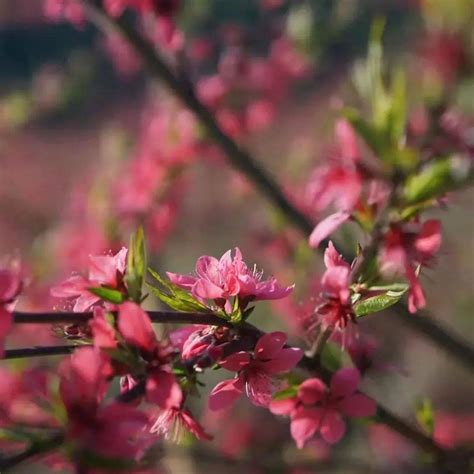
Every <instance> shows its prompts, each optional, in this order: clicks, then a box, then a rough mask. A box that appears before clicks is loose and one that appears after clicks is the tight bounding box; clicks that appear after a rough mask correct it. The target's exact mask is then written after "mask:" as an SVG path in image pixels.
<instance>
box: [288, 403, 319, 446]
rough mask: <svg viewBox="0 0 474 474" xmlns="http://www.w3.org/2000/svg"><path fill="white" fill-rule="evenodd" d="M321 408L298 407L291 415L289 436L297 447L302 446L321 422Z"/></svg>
mask: <svg viewBox="0 0 474 474" xmlns="http://www.w3.org/2000/svg"><path fill="white" fill-rule="evenodd" d="M321 414H322V412H321V409H319V408H299V409H298V410H297V411H296V412H295V413H294V414H293V415H292V417H291V428H290V431H291V436H292V438H293V439H294V440H295V443H296V446H297V447H298V449H301V448H303V446H304V445H305V443H306V441H307V440H308V439H310V438H311V437H312V436H313V435H314V434H315V433H316V431H317V429H318V428H319V425H320V423H321Z"/></svg>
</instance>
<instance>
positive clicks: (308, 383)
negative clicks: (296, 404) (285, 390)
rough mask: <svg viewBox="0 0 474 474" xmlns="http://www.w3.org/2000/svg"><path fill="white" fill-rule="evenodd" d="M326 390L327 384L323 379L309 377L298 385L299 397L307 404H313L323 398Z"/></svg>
mask: <svg viewBox="0 0 474 474" xmlns="http://www.w3.org/2000/svg"><path fill="white" fill-rule="evenodd" d="M326 391H327V387H326V384H325V383H324V382H323V381H322V380H320V379H317V378H312V379H307V380H305V381H304V382H303V383H302V384H301V385H300V386H299V387H298V398H299V399H300V400H301V401H302V402H303V403H304V404H305V405H313V404H315V403H316V402H319V401H321V400H322V399H323V397H324V395H325V394H326Z"/></svg>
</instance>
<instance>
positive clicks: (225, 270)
mask: <svg viewBox="0 0 474 474" xmlns="http://www.w3.org/2000/svg"><path fill="white" fill-rule="evenodd" d="M167 275H168V278H169V279H170V280H171V281H172V282H173V283H174V284H175V285H178V286H180V287H181V288H184V289H186V290H189V291H191V293H192V294H193V295H194V296H195V297H196V298H198V299H200V300H205V299H211V300H214V301H215V302H222V301H224V302H225V300H228V299H229V298H231V297H234V296H238V297H239V299H240V300H241V301H245V302H249V301H255V300H272V299H279V298H284V297H285V296H287V295H288V294H289V293H291V291H292V290H293V286H288V287H281V286H279V285H278V283H277V281H276V280H275V278H273V277H272V278H269V279H268V280H262V279H263V273H262V272H260V271H257V270H256V269H255V268H253V269H249V268H248V267H247V265H246V264H245V263H244V261H243V260H242V254H241V252H240V250H239V249H238V248H236V249H235V256H234V257H232V254H231V251H230V250H228V251H227V252H226V253H225V254H224V255H223V256H222V257H221V258H220V260H217V259H216V258H214V257H210V256H207V255H205V256H203V257H199V259H198V261H197V263H196V276H192V275H179V274H175V273H167ZM216 300H217V301H216ZM220 305H221V306H223V305H222V303H221V304H220ZM244 306H245V305H244Z"/></svg>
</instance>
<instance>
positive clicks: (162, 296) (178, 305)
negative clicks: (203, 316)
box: [147, 268, 209, 313]
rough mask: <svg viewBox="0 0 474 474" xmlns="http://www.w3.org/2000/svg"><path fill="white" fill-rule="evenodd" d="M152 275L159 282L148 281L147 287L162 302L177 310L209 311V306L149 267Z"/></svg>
mask: <svg viewBox="0 0 474 474" xmlns="http://www.w3.org/2000/svg"><path fill="white" fill-rule="evenodd" d="M148 271H149V273H150V275H151V276H152V277H153V278H154V280H155V281H156V282H157V283H158V285H157V286H153V285H151V284H150V283H147V287H148V288H149V290H150V291H151V292H152V294H153V295H155V296H156V297H157V298H158V299H159V300H160V301H161V302H162V303H164V304H165V305H166V306H168V307H169V308H171V309H174V310H175V311H181V312H187V311H197V312H200V313H208V312H209V308H208V307H207V306H205V305H203V304H202V303H201V302H200V301H198V300H197V299H196V298H194V296H192V295H191V294H189V293H188V292H187V291H184V290H182V289H181V288H179V287H178V286H176V285H175V284H173V283H171V282H170V281H169V280H165V279H164V278H162V277H161V276H160V275H159V274H158V273H157V272H155V271H154V270H152V269H151V268H149V269H148Z"/></svg>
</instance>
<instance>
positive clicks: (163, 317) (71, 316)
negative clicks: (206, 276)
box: [13, 311, 233, 327]
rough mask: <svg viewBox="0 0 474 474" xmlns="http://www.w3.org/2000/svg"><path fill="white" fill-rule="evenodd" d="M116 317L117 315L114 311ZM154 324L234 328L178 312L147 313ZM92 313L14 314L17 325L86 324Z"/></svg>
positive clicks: (202, 315) (214, 317) (205, 315)
mask: <svg viewBox="0 0 474 474" xmlns="http://www.w3.org/2000/svg"><path fill="white" fill-rule="evenodd" d="M112 313H113V314H114V315H116V314H117V313H116V312H115V311H112ZM147 314H148V316H149V317H150V319H151V322H152V323H174V324H206V325H210V326H227V327H233V326H232V324H231V323H229V322H228V321H226V320H225V319H222V318H221V317H219V316H217V315H215V314H213V313H199V312H195V313H190V312H186V313H184V312H183V313H181V312H178V311H147ZM93 316H94V314H93V313H92V311H88V312H85V313H74V312H69V311H68V312H44V313H26V312H23V311H14V312H13V322H14V323H15V324H32V323H34V324H61V323H69V324H86V323H87V322H88V321H89V320H90V319H92V318H93Z"/></svg>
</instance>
